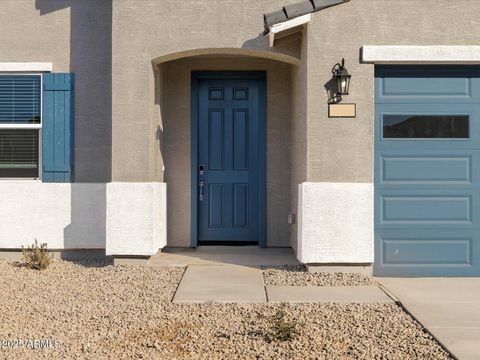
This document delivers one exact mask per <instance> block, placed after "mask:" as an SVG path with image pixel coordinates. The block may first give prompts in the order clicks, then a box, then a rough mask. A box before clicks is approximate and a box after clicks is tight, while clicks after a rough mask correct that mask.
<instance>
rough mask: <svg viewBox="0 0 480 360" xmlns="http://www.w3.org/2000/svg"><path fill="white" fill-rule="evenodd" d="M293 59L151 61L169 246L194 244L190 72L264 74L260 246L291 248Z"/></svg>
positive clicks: (242, 54) (182, 57)
mask: <svg viewBox="0 0 480 360" xmlns="http://www.w3.org/2000/svg"><path fill="white" fill-rule="evenodd" d="M298 62H299V60H298V59H296V58H294V57H291V56H287V55H283V54H278V53H273V52H272V53H271V52H268V51H256V50H251V49H248V50H247V49H200V50H191V51H183V52H178V53H174V54H170V55H166V56H161V57H158V58H155V59H153V60H152V64H153V67H154V71H155V85H154V86H155V93H156V96H155V99H156V103H157V105H158V108H157V109H159V110H155V109H154V110H153V111H155V112H156V113H154V115H155V116H157V115H158V118H159V121H160V123H161V124H160V126H159V127H158V130H157V134H156V136H157V137H159V138H160V144H161V145H160V154H159V159H158V161H159V164H160V166H161V168H162V170H163V171H162V176H163V181H165V182H166V183H167V229H168V230H167V231H168V235H167V242H168V246H169V247H192V246H196V245H197V244H198V242H197V241H196V240H197V235H198V234H197V233H195V231H196V229H198V221H197V219H195V218H194V217H195V216H196V215H195V211H192V209H193V207H195V206H196V202H197V201H198V195H199V194H198V192H196V191H195V190H198V188H197V185H199V184H198V178H196V177H195V171H198V168H197V166H198V164H197V163H195V164H194V162H192V160H193V159H192V158H193V156H194V155H193V156H192V154H195V149H196V146H198V144H193V143H192V130H194V129H193V128H192V73H195V72H202V73H205V72H209V73H212V74H214V73H217V74H218V73H224V74H225V73H226V74H228V73H229V72H230V73H233V72H235V73H237V74H238V73H250V74H251V73H252V72H257V73H264V74H265V84H266V88H265V97H266V99H265V137H264V140H263V141H264V147H265V150H266V152H265V163H264V169H263V170H264V173H265V184H264V186H265V199H266V201H265V219H264V224H260V227H262V226H263V227H264V228H265V233H266V237H265V239H264V240H265V241H264V242H263V243H261V245H265V246H268V247H290V244H291V233H292V231H293V229H292V226H291V224H289V222H288V219H289V215H290V214H291V212H292V208H295V206H296V204H292V196H291V195H292V192H294V191H296V187H294V186H292V181H291V179H292V163H291V162H292V156H291V149H292V136H291V134H292V120H293V108H292V70H294V69H295V68H296V65H297V64H298ZM193 96H195V95H194V94H193ZM157 112H158V114H157ZM154 126H155V124H153V127H154ZM223 130H225V129H223ZM192 184H193V185H192ZM192 189H193V190H192ZM192 194H193V195H192ZM227 200H228V201H233V200H232V199H227ZM227 200H225V201H227ZM224 215H225V214H224ZM197 216H198V215H197ZM225 216H229V215H228V214H226V215H225ZM290 218H291V217H290ZM195 224H197V225H195ZM225 240H227V241H228V238H227V239H225ZM248 240H251V239H248Z"/></svg>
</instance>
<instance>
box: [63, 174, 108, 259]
mask: <svg viewBox="0 0 480 360" xmlns="http://www.w3.org/2000/svg"><path fill="white" fill-rule="evenodd" d="M70 219H71V223H70V224H69V225H68V226H67V227H65V228H64V230H63V241H64V247H65V249H88V250H89V251H88V253H84V254H81V253H75V254H74V256H73V257H72V256H71V255H72V253H71V252H69V251H66V252H63V253H62V259H65V260H70V259H72V258H74V259H78V258H81V257H85V258H87V259H93V258H101V259H103V258H104V257H105V247H106V237H107V184H106V183H103V184H78V183H77V184H72V187H71V217H70ZM93 249H95V250H96V251H90V250H93Z"/></svg>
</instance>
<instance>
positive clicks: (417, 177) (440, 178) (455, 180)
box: [376, 150, 480, 186]
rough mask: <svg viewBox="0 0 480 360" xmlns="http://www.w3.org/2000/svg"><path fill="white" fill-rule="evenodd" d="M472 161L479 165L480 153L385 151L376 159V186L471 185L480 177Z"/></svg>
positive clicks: (462, 151) (463, 151)
mask: <svg viewBox="0 0 480 360" xmlns="http://www.w3.org/2000/svg"><path fill="white" fill-rule="evenodd" d="M473 159H475V160H477V159H478V162H480V152H479V151H468V152H466V151H465V150H461V151H459V150H457V151H437V152H422V153H419V152H418V150H411V151H407V150H403V151H401V152H399V151H383V152H382V153H380V154H378V157H377V161H378V165H379V166H378V170H379V173H378V174H376V175H377V177H376V179H377V184H378V185H397V186H401V185H442V186H443V185H448V184H450V185H471V184H472V181H473V178H474V177H475V179H476V180H477V179H479V175H480V174H479V173H478V169H474V168H473ZM473 170H477V173H475V174H473Z"/></svg>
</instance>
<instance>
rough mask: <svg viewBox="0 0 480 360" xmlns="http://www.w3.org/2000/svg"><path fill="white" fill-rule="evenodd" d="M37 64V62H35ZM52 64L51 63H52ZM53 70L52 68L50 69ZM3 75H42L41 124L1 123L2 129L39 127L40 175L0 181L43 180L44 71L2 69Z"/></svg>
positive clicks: (1, 73) (0, 72) (0, 74)
mask: <svg viewBox="0 0 480 360" xmlns="http://www.w3.org/2000/svg"><path fill="white" fill-rule="evenodd" d="M1 64H18V63H0V69H1ZM22 64H32V63H22ZM33 64H35V63H33ZM50 65H51V63H50ZM50 71H51V70H50ZM2 75H18V76H28V75H36V76H40V124H17V125H15V124H0V129H38V176H37V177H35V178H1V177H0V182H3V181H17V180H18V181H38V182H41V181H42V172H43V159H42V124H43V72H39V71H36V70H30V71H29V72H18V71H13V70H12V71H1V70H0V76H2Z"/></svg>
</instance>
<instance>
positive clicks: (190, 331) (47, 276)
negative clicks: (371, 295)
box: [0, 261, 449, 360]
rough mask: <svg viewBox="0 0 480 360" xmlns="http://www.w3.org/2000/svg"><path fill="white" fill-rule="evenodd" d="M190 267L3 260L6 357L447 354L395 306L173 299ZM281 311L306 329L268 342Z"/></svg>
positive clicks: (0, 309) (0, 331)
mask: <svg viewBox="0 0 480 360" xmlns="http://www.w3.org/2000/svg"><path fill="white" fill-rule="evenodd" d="M183 272H184V269H183V268H178V267H162V268H153V267H141V266H137V267H134V266H112V265H108V266H105V264H102V263H84V264H73V263H68V262H62V261H55V262H54V264H53V266H52V267H50V268H49V269H47V270H45V271H42V272H39V271H35V270H28V269H26V268H23V267H18V266H15V265H14V264H12V263H10V262H5V261H3V262H2V261H0V276H1V279H2V285H1V286H2V289H1V291H0V304H1V306H0V324H1V326H0V341H1V340H8V339H10V340H14V339H51V340H54V339H56V340H59V341H60V344H61V346H60V347H59V348H51V349H33V350H32V349H29V348H16V349H15V348H14V349H11V348H8V347H5V346H2V348H1V349H0V358H8V359H34V358H35V359H73V358H75V359H123V358H125V359H127V358H128V359H132V358H133V359H302V360H303V359H448V358H449V357H448V354H447V353H445V352H444V351H443V350H442V349H441V348H440V346H439V345H438V344H437V343H436V342H435V341H434V340H432V338H431V337H430V336H429V335H428V334H427V333H425V332H424V331H422V329H421V327H420V326H419V325H418V324H417V323H416V322H414V321H413V320H412V319H411V318H410V317H409V316H408V315H407V314H406V313H405V312H403V311H402V310H401V309H400V308H399V307H398V306H396V305H393V304H383V305H380V304H379V305H365V304H363V305H362V304H198V305H174V304H172V303H171V298H172V297H173V295H174V292H175V289H176V287H177V285H178V282H179V281H180V279H181V277H182V274H183ZM279 309H282V311H284V313H285V318H286V319H287V321H288V322H289V323H290V324H293V325H294V327H295V329H296V331H297V332H298V335H297V337H296V338H295V339H293V340H290V341H285V342H281V341H275V340H274V341H271V338H270V342H268V341H267V339H268V334H271V333H272V331H273V330H272V326H273V325H272V324H273V322H272V317H273V316H274V315H275V314H278V310H279Z"/></svg>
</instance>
